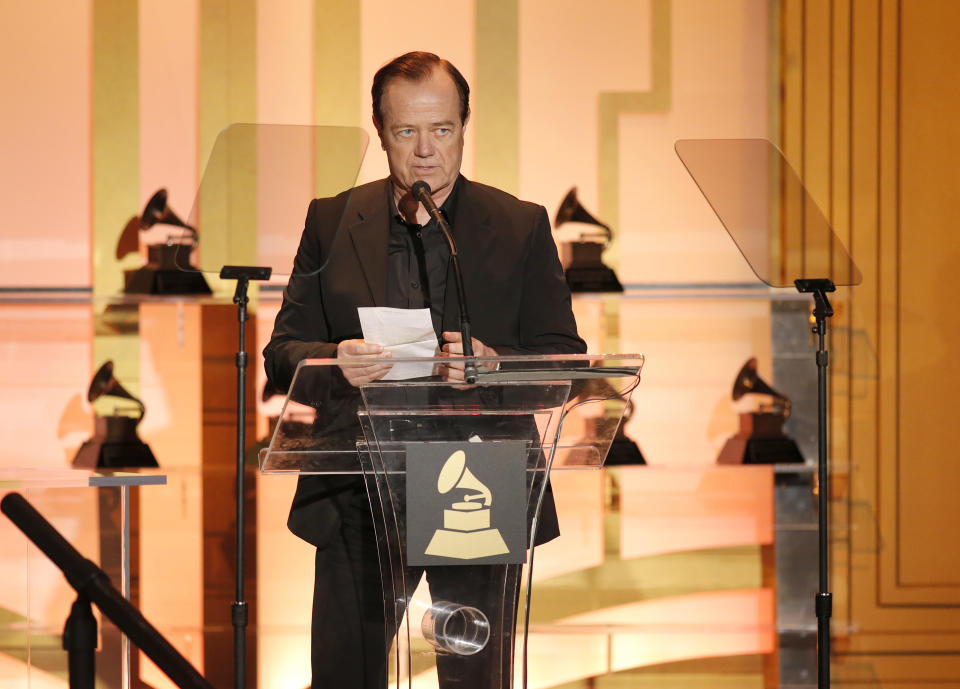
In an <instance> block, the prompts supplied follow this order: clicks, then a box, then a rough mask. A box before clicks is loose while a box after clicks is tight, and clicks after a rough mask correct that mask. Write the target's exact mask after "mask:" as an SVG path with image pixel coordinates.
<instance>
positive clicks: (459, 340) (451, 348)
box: [440, 332, 497, 381]
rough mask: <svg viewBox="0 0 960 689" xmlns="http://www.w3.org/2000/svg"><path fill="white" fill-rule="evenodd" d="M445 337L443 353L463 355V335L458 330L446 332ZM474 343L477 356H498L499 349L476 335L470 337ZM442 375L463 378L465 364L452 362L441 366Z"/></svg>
mask: <svg viewBox="0 0 960 689" xmlns="http://www.w3.org/2000/svg"><path fill="white" fill-rule="evenodd" d="M443 339H444V341H445V342H446V344H445V345H443V353H444V354H446V355H447V356H459V357H462V356H463V335H462V334H460V333H458V332H445V333H443ZM470 341H471V342H472V343H473V355H474V356H476V357H489V356H497V351H496V350H495V349H494V348H493V347H488V346H487V345H485V344H483V343H482V342H481V341H480V340H478V339H477V338H475V337H472V338H470ZM440 375H442V376H443V378H444V380H448V381H459V380H463V364H461V363H454V362H451V363H449V364H443V365H441V366H440Z"/></svg>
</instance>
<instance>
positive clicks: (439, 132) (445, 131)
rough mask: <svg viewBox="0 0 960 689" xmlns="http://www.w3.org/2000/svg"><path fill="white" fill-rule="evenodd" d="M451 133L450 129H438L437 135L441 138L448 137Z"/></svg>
mask: <svg viewBox="0 0 960 689" xmlns="http://www.w3.org/2000/svg"><path fill="white" fill-rule="evenodd" d="M449 133H450V127H437V134H440V135H441V136H446V135H447V134H449Z"/></svg>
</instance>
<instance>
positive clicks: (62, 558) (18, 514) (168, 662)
mask: <svg viewBox="0 0 960 689" xmlns="http://www.w3.org/2000/svg"><path fill="white" fill-rule="evenodd" d="M0 511H2V512H3V513H4V514H5V515H7V517H8V518H9V519H10V521H12V522H13V523H14V524H15V525H16V526H17V528H18V529H20V530H21V531H22V532H23V533H24V535H25V536H26V537H27V538H29V539H30V540H31V541H32V542H33V544H34V545H35V546H37V547H38V548H39V549H40V550H41V551H42V552H43V554H44V555H46V556H47V557H48V558H49V559H50V560H51V561H52V562H53V564H55V565H56V566H57V567H58V568H59V569H60V571H61V572H63V575H64V576H65V577H66V579H67V583H69V584H70V586H72V587H73V588H74V589H75V590H76V592H77V593H78V594H79V595H80V596H81V597H82V598H84V599H86V600H87V601H89V602H91V603H94V604H96V606H97V607H98V608H100V612H102V613H103V615H104V616H105V617H107V618H108V619H110V620H112V621H113V623H114V624H115V625H116V626H117V627H119V628H120V631H122V632H123V633H124V634H126V635H127V637H128V638H129V639H130V641H131V642H132V643H133V644H134V645H135V646H137V647H138V648H139V649H140V650H141V651H143V652H144V653H146V654H147V656H148V657H149V658H150V660H152V661H153V662H154V663H156V665H157V667H159V668H160V669H161V670H162V671H163V672H164V673H165V674H166V675H167V677H169V678H170V679H171V680H173V683H174V684H176V685H177V686H178V687H183V689H213V685H211V684H210V683H209V682H208V681H207V680H206V679H204V677H203V675H201V674H200V673H199V672H197V670H196V668H195V667H193V665H191V664H190V661H188V660H187V659H186V658H184V657H183V656H182V655H181V654H180V652H179V651H178V650H177V649H176V648H174V647H173V645H171V644H170V642H169V641H167V640H166V639H165V638H164V636H163V635H162V634H161V633H160V632H159V631H157V629H156V628H155V627H154V626H153V625H152V624H150V623H149V622H148V621H147V619H146V618H145V617H144V616H143V615H142V614H141V613H140V611H139V610H137V609H136V608H135V607H133V604H131V603H130V601H128V600H127V599H126V598H124V597H123V596H122V595H120V592H119V591H117V589H116V588H114V586H113V584H111V583H110V579H109V578H108V577H107V575H106V574H105V573H104V571H103V570H102V569H100V568H99V567H97V565H95V564H94V563H93V562H91V561H90V560H88V559H86V558H85V557H83V555H81V554H80V553H78V552H77V550H76V548H74V547H73V546H72V545H70V543H69V542H68V541H67V539H65V538H64V537H63V536H62V535H61V534H60V533H59V532H58V531H57V530H56V529H55V528H53V525H52V524H50V522H48V521H47V520H46V519H44V517H43V515H42V514H40V513H39V512H37V510H36V509H34V507H33V505H31V504H30V503H29V502H27V500H26V499H25V498H24V497H23V496H22V495H20V494H19V493H8V494H7V495H6V496H5V497H4V498H3V500H0Z"/></svg>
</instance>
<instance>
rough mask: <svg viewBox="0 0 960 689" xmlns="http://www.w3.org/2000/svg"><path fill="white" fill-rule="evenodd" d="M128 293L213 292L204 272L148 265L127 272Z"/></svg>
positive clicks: (205, 293)
mask: <svg viewBox="0 0 960 689" xmlns="http://www.w3.org/2000/svg"><path fill="white" fill-rule="evenodd" d="M125 277H126V287H124V290H123V291H124V292H126V293H127V294H204V295H207V294H212V292H211V291H210V286H209V285H208V284H207V281H206V280H205V279H204V277H203V273H201V272H200V271H195V270H178V269H176V268H173V269H169V268H156V267H153V266H150V265H146V266H144V267H143V268H138V269H137V270H128V271H126V272H125Z"/></svg>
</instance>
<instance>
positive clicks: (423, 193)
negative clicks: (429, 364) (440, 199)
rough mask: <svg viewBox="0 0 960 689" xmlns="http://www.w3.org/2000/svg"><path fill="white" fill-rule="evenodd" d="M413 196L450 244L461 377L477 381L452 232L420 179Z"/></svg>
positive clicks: (464, 299) (416, 183) (461, 281)
mask: <svg viewBox="0 0 960 689" xmlns="http://www.w3.org/2000/svg"><path fill="white" fill-rule="evenodd" d="M410 193H411V194H413V198H415V199H417V201H419V202H420V203H422V204H423V207H424V208H425V209H426V210H427V213H429V214H430V217H431V218H433V219H434V220H436V221H437V226H438V227H439V228H440V231H441V232H443V236H444V237H445V238H446V240H447V244H449V245H450V259H451V261H452V262H453V278H454V280H455V281H456V283H457V301H458V303H459V305H460V336H461V337H462V338H463V356H464V357H466V359H467V360H466V362H465V363H464V365H463V379H464V380H465V381H466V382H467V383H471V384H473V383H476V382H477V362H476V359H475V358H474V356H473V339H472V338H471V337H470V316H469V315H468V313H467V297H466V293H465V291H464V289H463V273H461V272H460V257H459V256H458V255H457V245H456V244H455V243H454V241H453V233H452V232H451V230H450V225H449V224H448V223H447V219H446V218H444V217H443V213H441V212H440V209H439V208H437V204H436V203H434V201H433V197H432V196H431V195H430V185H429V184H427V183H426V182H424V181H423V180H422V179H421V180H418V181H416V182H414V183H413V186H412V187H411V188H410Z"/></svg>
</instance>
